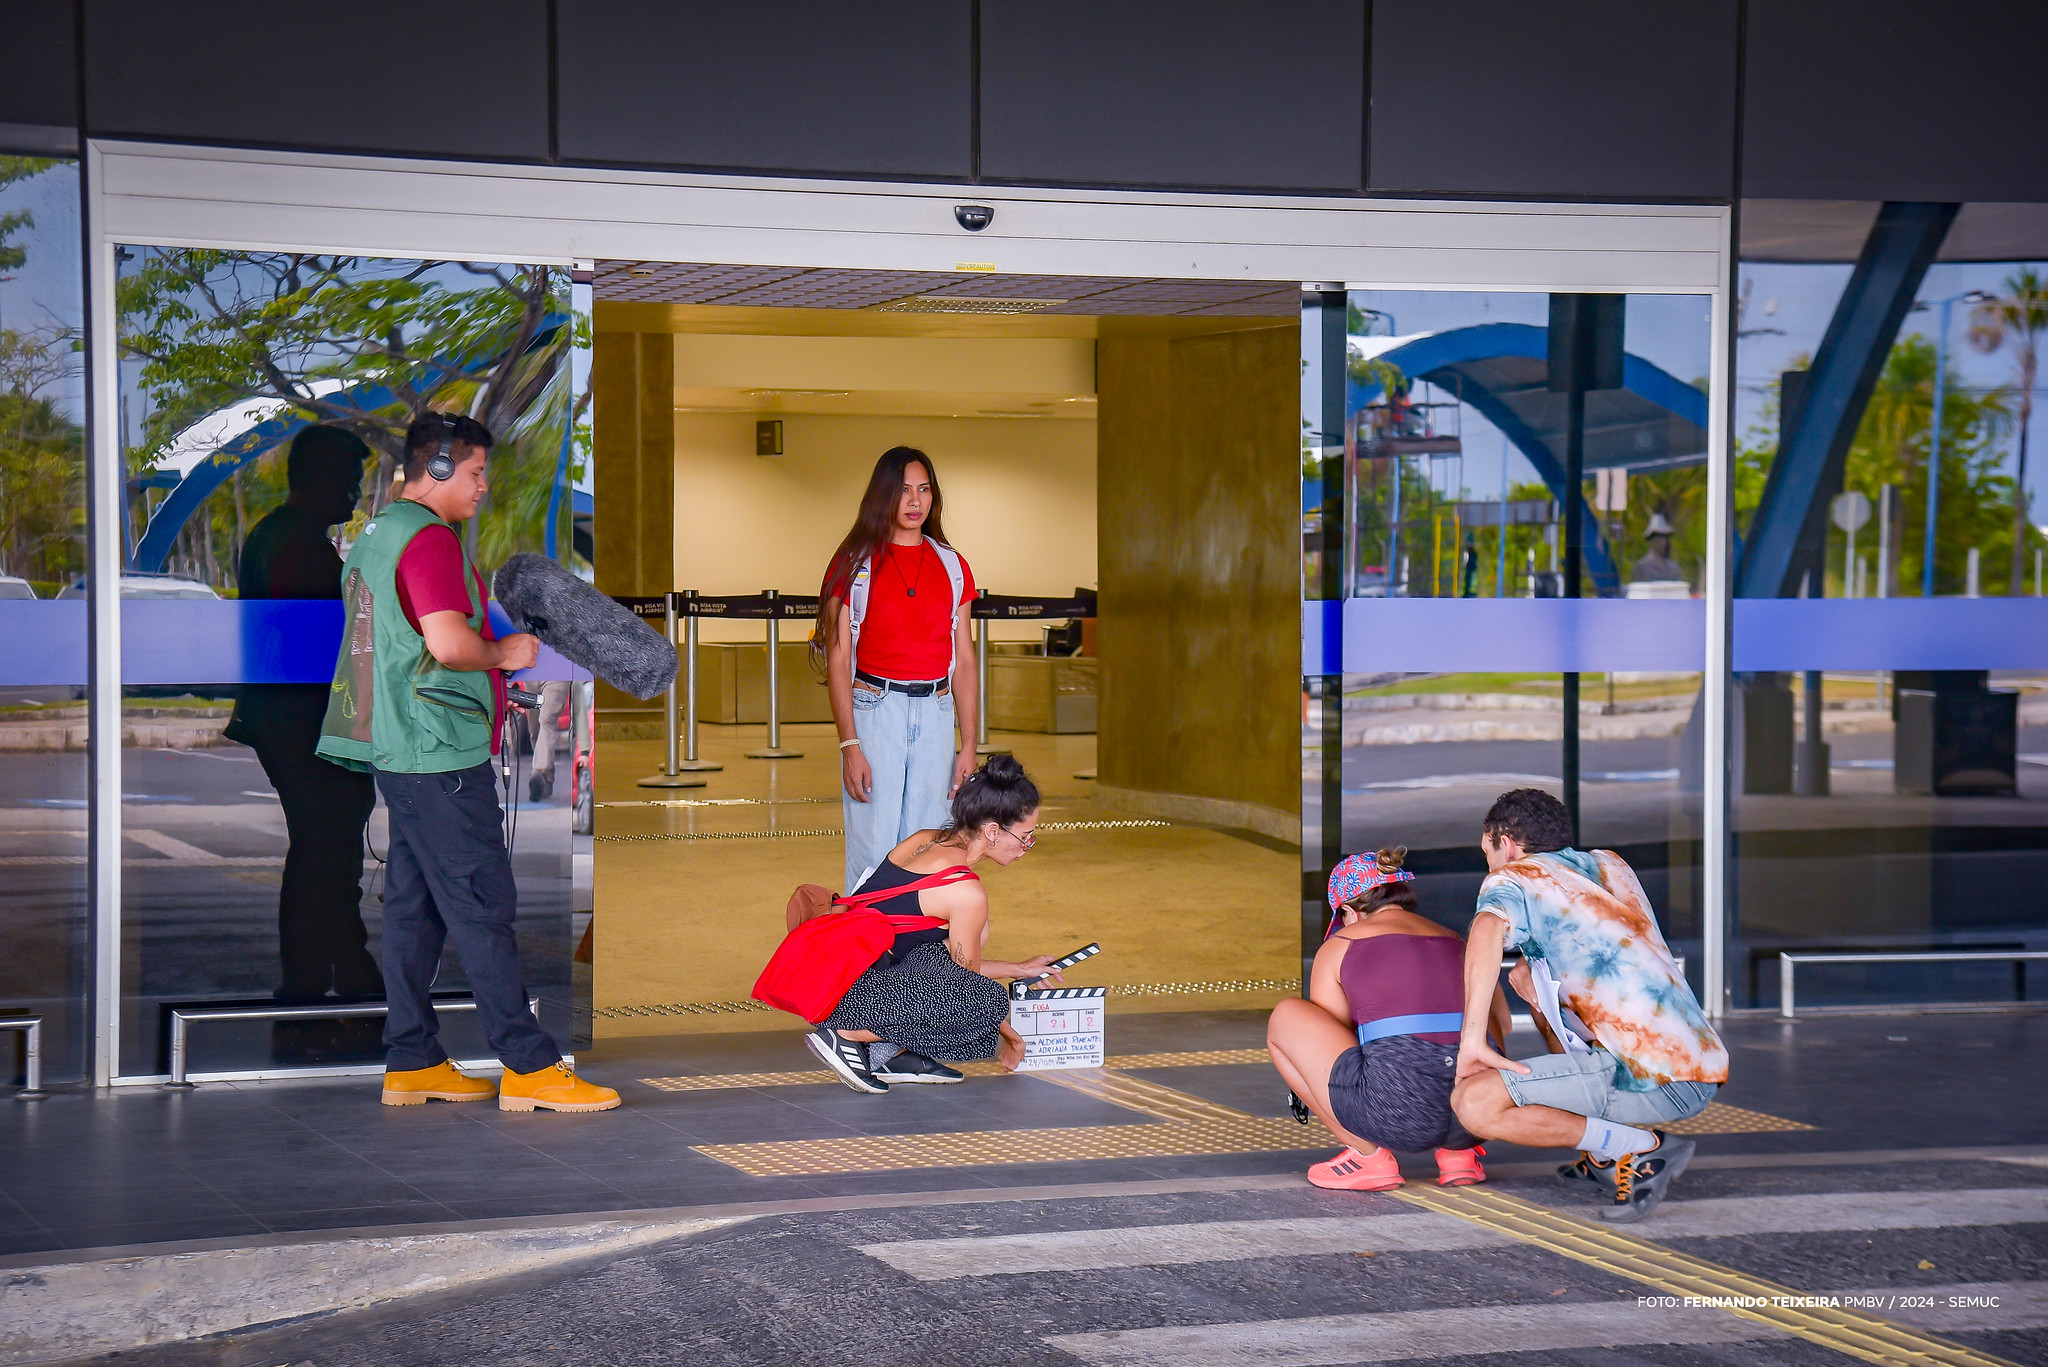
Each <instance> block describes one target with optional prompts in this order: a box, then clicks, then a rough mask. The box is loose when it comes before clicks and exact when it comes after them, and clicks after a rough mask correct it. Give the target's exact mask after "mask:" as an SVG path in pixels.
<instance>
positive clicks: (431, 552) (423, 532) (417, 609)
mask: <svg viewBox="0 0 2048 1367" xmlns="http://www.w3.org/2000/svg"><path fill="white" fill-rule="evenodd" d="M465 564H466V561H465V557H464V556H463V554H462V543H461V542H460V541H458V540H456V537H455V529H454V528H453V527H450V526H449V525H448V524H447V523H445V522H444V523H442V524H440V525H439V526H436V527H422V528H420V530H419V531H418V532H416V533H414V535H413V538H412V540H411V541H408V542H407V543H406V545H405V549H404V550H403V551H401V552H400V553H399V556H398V574H397V582H398V606H399V608H400V609H401V610H402V611H403V612H404V613H405V620H406V622H407V623H408V624H409V625H410V626H411V627H412V629H413V630H414V631H418V630H419V629H420V618H421V617H423V616H425V615H426V614H427V613H430V612H459V613H461V614H462V615H463V617H464V618H467V617H468V616H469V614H470V612H471V611H472V608H471V605H470V601H469V587H468V585H466V584H464V583H463V581H462V572H463V569H464V568H465ZM468 568H469V574H470V579H471V582H473V583H474V584H475V585H476V596H477V601H478V602H481V603H488V602H490V597H491V595H490V591H489V590H488V589H486V588H485V587H484V576H483V572H482V571H480V570H478V569H476V568H475V567H474V566H469V567H468ZM477 631H478V633H479V634H480V635H481V636H482V637H483V638H484V639H485V640H486V641H495V640H496V639H497V638H498V633H497V632H496V631H494V630H493V629H492V628H491V615H490V614H489V613H488V612H487V613H485V614H484V620H483V623H482V624H481V625H480V626H479V627H478V628H477ZM490 673H491V698H492V700H493V701H494V703H495V704H496V708H495V711H494V713H493V715H492V717H491V753H492V754H494V755H495V754H497V753H498V737H499V735H500V734H501V733H502V732H503V731H504V729H505V674H504V671H503V670H498V669H494V670H492V671H491V672H490Z"/></svg>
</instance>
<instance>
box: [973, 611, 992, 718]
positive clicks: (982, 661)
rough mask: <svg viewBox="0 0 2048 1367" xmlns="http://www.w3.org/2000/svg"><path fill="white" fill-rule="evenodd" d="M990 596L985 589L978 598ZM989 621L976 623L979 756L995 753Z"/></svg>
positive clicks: (979, 617) (976, 704)
mask: <svg viewBox="0 0 2048 1367" xmlns="http://www.w3.org/2000/svg"><path fill="white" fill-rule="evenodd" d="M988 596H989V591H988V590H987V589H983V590H982V591H981V592H980V593H979V594H977V595H976V598H977V599H981V598H987V597H988ZM969 611H970V612H972V611H973V609H972V608H970V609H969ZM988 620H989V619H988V618H986V617H981V616H977V617H976V618H975V622H974V690H975V693H976V695H977V696H976V698H975V708H974V714H975V715H974V732H975V735H974V752H975V753H976V754H978V755H986V754H991V753H993V750H992V748H991V747H990V745H989V743H988Z"/></svg>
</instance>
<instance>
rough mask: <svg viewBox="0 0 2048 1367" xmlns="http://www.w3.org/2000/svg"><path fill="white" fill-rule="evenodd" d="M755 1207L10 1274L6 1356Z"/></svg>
mask: <svg viewBox="0 0 2048 1367" xmlns="http://www.w3.org/2000/svg"><path fill="white" fill-rule="evenodd" d="M747 1218H750V1217H748V1216H744V1215H729V1216H722V1217H710V1218H703V1217H700V1218H695V1219H653V1220H649V1219H638V1220H619V1219H613V1220H596V1221H588V1220H587V1221H584V1222H582V1223H577V1224H563V1225H553V1226H544V1227H535V1226H532V1225H528V1226H526V1227H524V1228H518V1229H499V1230H490V1229H484V1230H472V1231H463V1232H442V1233H424V1234H391V1235H385V1236H380V1237H372V1238H351V1239H333V1240H322V1241H315V1242H290V1243H279V1244H271V1245H266V1246H258V1247H242V1248H224V1249H207V1250H198V1251H192V1252H184V1253H162V1254H141V1255H137V1256H132V1257H112V1258H103V1259H99V1260H97V1261H91V1262H69V1263H53V1264H48V1265H45V1266H38V1267H21V1266H16V1267H12V1268H9V1269H7V1270H6V1271H5V1272H0V1364H7V1367H27V1364H30V1363H43V1362H59V1361H65V1360H68V1359H73V1358H81V1357H87V1356H92V1355H96V1354H101V1353H112V1352H122V1351H129V1350H133V1349H137V1348H146V1347H151V1346H155V1345H160V1344H166V1343H174V1342H177V1341H179V1340H181V1339H191V1338H202V1337H205V1336H207V1335H210V1334H222V1333H227V1332H229V1331H231V1330H236V1329H248V1328H252V1327H255V1326H258V1325H264V1324H272V1323H276V1322H279V1321H283V1320H293V1319H300V1318H303V1317H305V1316H308V1315H320V1314H328V1313H332V1312H334V1311H339V1310H360V1309H363V1308H365V1307H367V1306H372V1305H377V1304H380V1303H383V1302H388V1301H395V1300H401V1299H404V1298H406V1297H410V1296H419V1295H426V1294H429V1293H432V1292H439V1291H448V1290H452V1289H454V1288H457V1287H461V1286H465V1285H470V1284H473V1283H478V1282H486V1281H494V1280H497V1279H499V1278H502V1277H509V1276H518V1275H521V1274H524V1273H530V1272H537V1271H543V1270H545V1269H547V1268H550V1267H556V1266H561V1265H563V1264H568V1263H575V1262H579V1261H582V1260H585V1259H590V1258H602V1257H607V1256H618V1255H621V1254H625V1253H630V1252H632V1251H633V1250H635V1249H638V1248H644V1247H646V1246H648V1245H651V1244H658V1243H665V1242H668V1241H670V1240H673V1239H679V1238H685V1237H687V1236H689V1235H693V1234H702V1233H704V1232H706V1231H707V1230H712V1229H719V1228H722V1227H724V1226H727V1225H733V1224H738V1223H740V1222H742V1221H743V1220H745V1219H747Z"/></svg>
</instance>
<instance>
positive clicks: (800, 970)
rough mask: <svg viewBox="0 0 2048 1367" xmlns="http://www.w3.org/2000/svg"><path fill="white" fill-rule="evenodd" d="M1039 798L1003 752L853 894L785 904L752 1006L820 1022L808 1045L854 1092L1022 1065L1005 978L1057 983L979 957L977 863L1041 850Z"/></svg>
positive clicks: (810, 893) (1028, 965) (1026, 965)
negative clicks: (983, 1065)
mask: <svg viewBox="0 0 2048 1367" xmlns="http://www.w3.org/2000/svg"><path fill="white" fill-rule="evenodd" d="M1037 832H1038V788H1037V786H1036V785H1035V784H1033V783H1032V782H1031V780H1030V779H1029V778H1028V777H1027V776H1026V775H1025V773H1024V766H1023V765H1021V764H1019V763H1018V762H1017V761H1016V760H1015V759H1014V758H1013V757H1011V756H1009V755H991V756H989V758H988V762H987V763H985V764H983V765H982V766H981V767H980V768H979V769H977V770H975V771H974V772H973V773H972V774H971V775H969V776H968V778H967V781H966V782H965V783H963V784H961V785H960V791H959V792H958V793H956V794H955V795H954V797H953V803H952V815H951V819H950V820H949V821H948V822H947V824H946V825H945V827H944V828H943V829H940V830H927V831H918V832H917V833H915V834H914V835H912V836H911V837H910V838H909V839H908V840H905V841H903V842H902V843H901V844H899V845H897V846H896V847H895V848H894V849H892V850H890V851H889V852H888V854H887V856H886V857H885V858H884V859H883V860H882V862H881V863H880V864H879V865H877V866H876V867H875V870H874V872H873V873H871V874H869V875H868V877H867V879H866V881H865V882H863V883H862V884H861V886H860V887H859V889H857V890H856V891H855V892H853V893H852V894H851V895H849V896H845V897H834V896H833V895H832V894H831V893H829V892H827V891H826V890H825V889H824V888H820V887H815V886H812V885H809V884H806V885H805V886H803V887H800V888H798V889H797V890H796V895H795V896H794V897H792V898H790V902H789V912H788V919H789V936H788V938H786V939H785V940H783V942H782V945H781V947H780V948H778V949H777V950H776V951H775V955H774V957H773V958H771V959H770V960H769V961H768V967H767V968H766V969H764V970H763V971H762V973H761V978H760V981H759V982H757V983H755V984H754V998H755V1000H757V1001H762V1002H766V1003H767V1004H768V1005H770V1006H773V1007H775V1008H777V1009H779V1010H783V1011H789V1012H792V1013H794V1014H796V1015H799V1016H802V1017H803V1018H804V1019H805V1020H807V1021H809V1022H811V1023H812V1027H813V1028H812V1030H811V1033H810V1034H809V1035H808V1036H806V1037H805V1039H804V1043H805V1045H807V1046H808V1047H809V1049H810V1051H811V1052H812V1053H814V1054H816V1055H817V1056H818V1058H819V1059H820V1060H822V1061H823V1062H824V1064H825V1066H826V1067H828V1068H830V1069H831V1070H832V1071H833V1073H834V1074H836V1075H837V1076H838V1078H839V1080H840V1081H842V1082H844V1083H845V1084H846V1085H847V1086H849V1087H851V1088H853V1090H855V1091H856V1092H886V1091H888V1090H889V1084H890V1083H892V1082H958V1081H960V1079H961V1074H960V1072H959V1071H958V1070H957V1069H954V1068H948V1067H946V1066H945V1064H944V1063H942V1062H940V1061H939V1060H941V1059H945V1060H951V1061H953V1062H960V1061H963V1060H967V1059H984V1058H993V1059H995V1060H996V1062H998V1063H1000V1064H1001V1065H1002V1066H1003V1067H1004V1068H1006V1069H1014V1068H1016V1066H1017V1065H1018V1064H1019V1063H1021V1062H1022V1061H1023V1059H1024V1041H1023V1039H1022V1037H1020V1036H1019V1035H1018V1034H1017V1032H1016V1031H1015V1030H1013V1029H1011V1028H1010V999H1009V994H1008V993H1007V992H1006V991H1005V990H1004V988H1003V987H1002V986H1000V985H999V984H998V982H997V981H996V980H997V979H1000V978H1034V979H1038V978H1042V979H1044V980H1046V981H1048V982H1052V983H1057V982H1060V981H1061V980H1062V979H1061V977H1060V972H1059V969H1058V968H1056V967H1055V966H1054V964H1053V960H1052V959H1051V958H1050V957H1049V956H1047V955H1043V954H1041V955H1038V956H1036V957H1034V958H1031V959H1026V960H1024V961H1023V962H1022V963H1005V962H1002V961H1000V960H996V959H985V958H983V957H982V949H983V948H984V946H986V945H987V943H988V894H987V893H986V892H985V891H984V890H983V888H982V885H981V880H980V879H979V878H978V877H976V876H975V873H974V866H975V865H976V864H979V863H981V862H982V861H983V860H985V859H986V860H991V861H993V862H994V863H997V864H1013V863H1015V862H1016V861H1017V860H1019V859H1021V858H1023V857H1024V852H1025V851H1026V850H1029V849H1030V848H1031V847H1032V845H1034V844H1036V843H1037V840H1038V835H1037Z"/></svg>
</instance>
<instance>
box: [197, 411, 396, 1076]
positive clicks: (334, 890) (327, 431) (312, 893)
mask: <svg viewBox="0 0 2048 1367" xmlns="http://www.w3.org/2000/svg"><path fill="white" fill-rule="evenodd" d="M369 456H370V448H369V447H367V446H365V445H364V444H363V443H362V442H361V441H360V440H359V439H357V438H356V437H355V436H353V435H352V434H350V433H348V432H346V431H344V430H342V429H341V428H339V427H324V426H322V427H304V428H301V429H299V433H298V435H297V436H295V437H293V438H292V444H291V450H290V451H289V453H288V454H287V455H286V457H285V469H286V472H287V473H286V478H287V480H288V482H289V485H290V492H289V493H288V494H286V496H285V501H284V503H283V504H282V505H281V506H279V507H277V508H275V509H273V510H272V511H271V512H270V513H269V514H268V515H267V516H265V517H264V518H263V520H262V521H260V522H258V523H257V524H256V525H255V526H254V527H252V528H251V529H250V531H249V539H248V540H247V541H246V542H244V543H243V545H242V563H241V566H240V573H239V576H238V584H239V593H240V596H241V597H243V598H249V599H254V598H339V597H341V557H340V556H339V555H338V554H336V553H335V550H334V543H333V542H331V541H329V540H328V539H327V531H328V528H330V527H332V526H333V525H334V524H335V523H337V522H346V521H347V520H348V519H349V516H350V515H351V514H352V513H353V512H354V511H355V506H356V501H357V500H358V499H359V498H361V497H362V488H363V462H364V461H366V460H368V459H369ZM327 692H328V690H327V686H326V685H325V684H317V683H311V684H260V683H258V684H244V685H242V687H241V690H240V695H239V696H238V697H237V699H236V701H235V715H234V718H233V719H232V720H231V721H229V723H228V725H227V730H226V732H225V734H226V735H227V737H228V739H230V740H235V741H240V742H241V743H242V744H244V745H247V746H248V747H249V748H250V749H252V750H254V751H255V752H256V758H257V760H258V761H259V762H261V764H262V765H263V772H264V775H265V776H266V777H268V778H269V780H270V786H271V787H272V788H274V789H276V790H277V799H278V802H279V803H280V804H281V805H282V806H283V808H284V823H285V831H286V834H287V835H288V837H289V839H290V841H291V847H290V849H289V850H287V851H286V853H285V857H284V878H283V882H282V885H281V886H280V887H279V889H278V895H277V941H278V958H279V978H278V988H277V998H278V1000H279V1001H281V1002H299V1003H304V1002H314V1001H318V1000H319V999H321V998H322V997H325V996H326V995H327V993H328V992H329V990H332V991H334V992H336V993H338V994H340V995H341V996H343V997H350V998H358V999H360V998H368V997H376V996H379V995H381V994H382V992H383V990H384V980H383V977H382V975H380V974H379V973H378V971H377V961H376V960H375V959H373V958H371V957H370V951H369V950H368V949H367V948H366V947H365V946H366V942H367V941H368V939H369V935H368V932H366V931H365V930H364V929H363V915H362V906H361V904H362V899H363V888H362V879H363V826H364V824H365V823H366V822H368V821H369V819H370V810H371V808H373V807H374V806H375V805H376V802H377V794H376V790H375V788H374V787H373V786H372V784H371V781H370V776H369V775H368V774H366V773H359V772H357V771H355V770H352V769H344V768H342V767H341V766H340V765H336V764H330V763H328V762H327V761H326V760H324V759H321V758H320V757H319V756H317V755H315V754H314V753H313V749H314V746H315V745H317V744H318V743H319V740H320V719H321V717H322V716H323V715H324V714H325V712H326V710H327ZM293 1024H307V1025H311V1024H312V1023H311V1022H303V1023H300V1022H294V1023H293ZM370 1024H374V1021H373V1022H370ZM336 1033H337V1029H336V1027H335V1026H334V1025H330V1024H328V1023H326V1022H321V1023H320V1025H319V1028H318V1030H317V1031H316V1032H315V1034H316V1037H317V1036H318V1035H320V1034H324V1035H334V1034H336Z"/></svg>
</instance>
